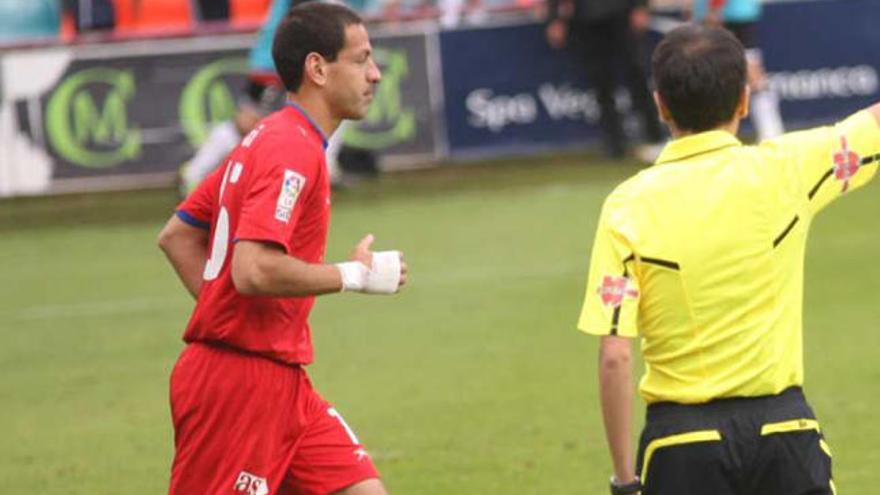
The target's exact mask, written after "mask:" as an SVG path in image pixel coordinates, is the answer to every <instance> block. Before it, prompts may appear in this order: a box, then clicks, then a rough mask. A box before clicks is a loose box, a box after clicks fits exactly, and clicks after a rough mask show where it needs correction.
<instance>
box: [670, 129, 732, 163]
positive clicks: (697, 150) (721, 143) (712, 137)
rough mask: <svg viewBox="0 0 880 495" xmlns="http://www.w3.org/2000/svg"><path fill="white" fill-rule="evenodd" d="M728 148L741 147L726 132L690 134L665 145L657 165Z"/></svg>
mask: <svg viewBox="0 0 880 495" xmlns="http://www.w3.org/2000/svg"><path fill="white" fill-rule="evenodd" d="M730 146H742V143H741V142H740V141H739V139H737V138H736V136H734V135H733V134H730V133H729V132H727V131H706V132H701V133H699V134H692V135H690V136H685V137H683V138H679V139H676V140H675V141H672V142H671V143H669V144H667V145H666V147H665V148H663V152H662V153H660V156H659V157H658V158H657V165H660V164H663V163H669V162H678V161H681V160H685V159H687V158H690V157H693V156H697V155H702V154H703V153H708V152H710V151H717V150H720V149H722V148H728V147H730Z"/></svg>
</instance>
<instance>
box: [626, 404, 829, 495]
mask: <svg viewBox="0 0 880 495" xmlns="http://www.w3.org/2000/svg"><path fill="white" fill-rule="evenodd" d="M637 470H638V473H639V476H640V477H641V479H642V483H643V485H644V490H643V491H642V495H807V494H809V495H834V494H835V488H834V482H833V481H832V478H831V450H830V449H829V447H828V444H827V443H826V442H825V438H824V436H823V435H822V432H821V431H820V429H819V424H818V422H816V417H815V415H814V414H813V411H812V409H811V408H810V406H809V405H808V404H807V401H806V399H805V398H804V394H803V392H802V391H801V389H800V388H798V387H796V388H790V389H788V390H786V391H784V392H782V393H781V394H779V395H774V396H766V397H756V398H743V399H721V400H716V401H712V402H709V403H707V404H700V405H682V404H672V403H659V404H651V405H649V406H648V412H647V419H646V421H645V429H644V431H643V432H642V437H641V441H640V444H639V455H638V464H637Z"/></svg>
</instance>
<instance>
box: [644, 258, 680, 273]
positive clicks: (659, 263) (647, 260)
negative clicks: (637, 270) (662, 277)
mask: <svg viewBox="0 0 880 495" xmlns="http://www.w3.org/2000/svg"><path fill="white" fill-rule="evenodd" d="M639 260H641V261H642V263H648V264H649V265H657V266H662V267H663V268H669V269H670V270H681V266H679V264H678V263H676V262H674V261H668V260H661V259H660V258H647V257H644V256H643V257H641V258H639Z"/></svg>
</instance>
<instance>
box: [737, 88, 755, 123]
mask: <svg viewBox="0 0 880 495" xmlns="http://www.w3.org/2000/svg"><path fill="white" fill-rule="evenodd" d="M751 98H752V90H751V88H749V85H748V84H746V85H745V86H744V87H743V90H742V94H741V95H740V97H739V105H737V107H736V117H737V118H738V119H744V118H746V117H748V116H749V104H750V100H751Z"/></svg>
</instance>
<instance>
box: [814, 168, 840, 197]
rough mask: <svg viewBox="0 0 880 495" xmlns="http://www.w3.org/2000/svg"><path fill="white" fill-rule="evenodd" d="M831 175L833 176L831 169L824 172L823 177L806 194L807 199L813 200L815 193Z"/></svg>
mask: <svg viewBox="0 0 880 495" xmlns="http://www.w3.org/2000/svg"><path fill="white" fill-rule="evenodd" d="M832 174H834V169H833V168H832V169H830V170H828V171H827V172H825V175H823V176H822V178H821V179H819V182H817V183H816V185H815V186H813V188H812V189H810V194H808V195H807V197H808V198H810V199H813V196H815V195H816V193H817V192H819V188H820V187H822V184H824V183H825V181H826V180H828V178H829V177H831V175H832Z"/></svg>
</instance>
